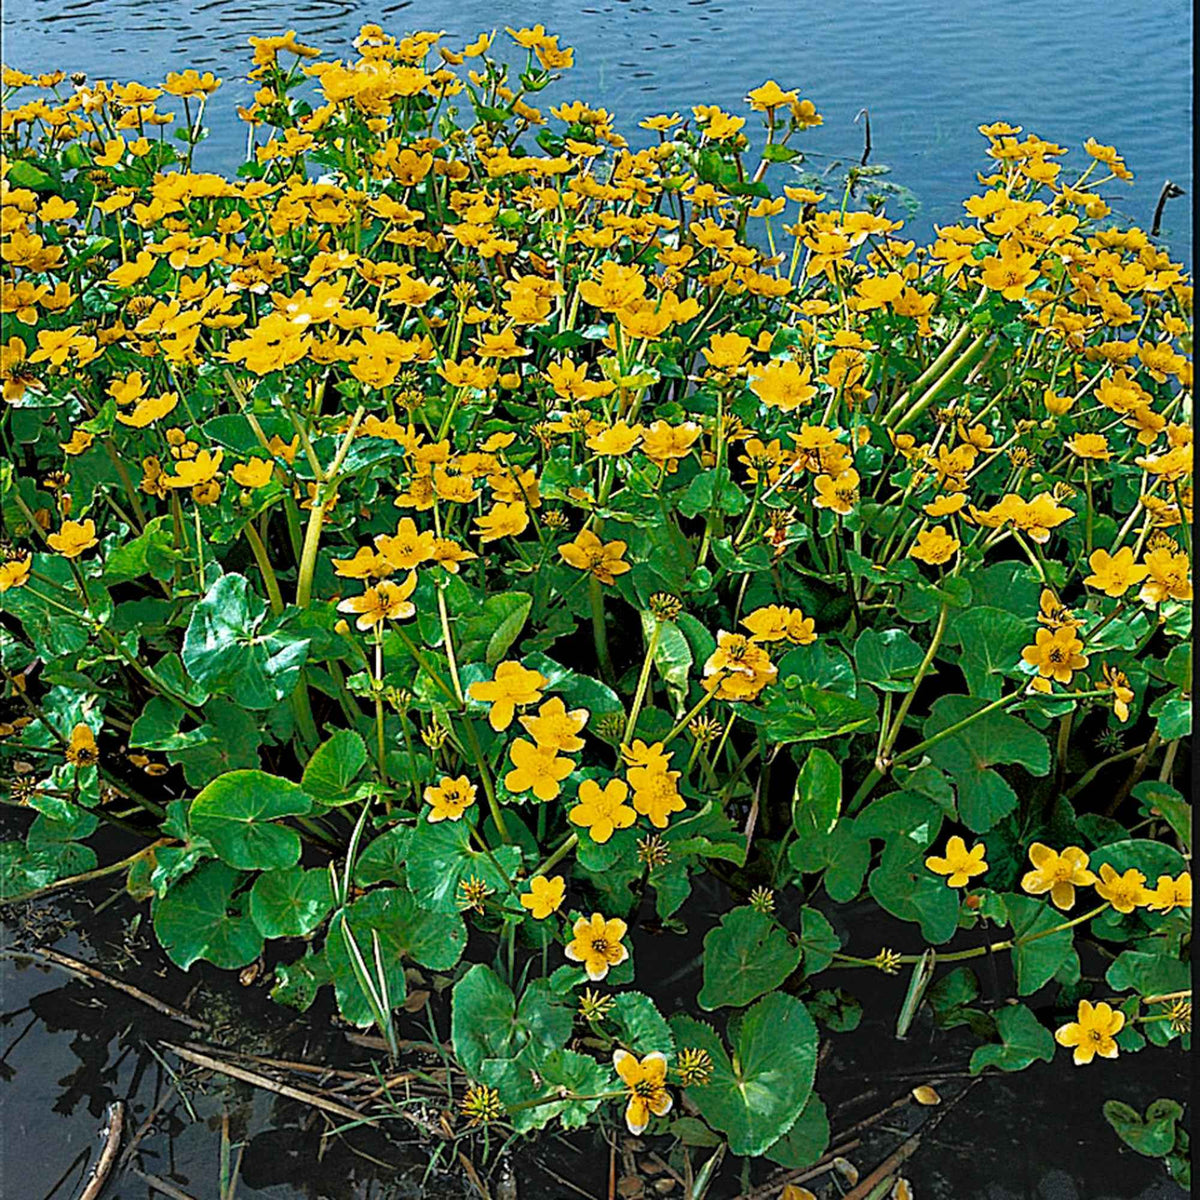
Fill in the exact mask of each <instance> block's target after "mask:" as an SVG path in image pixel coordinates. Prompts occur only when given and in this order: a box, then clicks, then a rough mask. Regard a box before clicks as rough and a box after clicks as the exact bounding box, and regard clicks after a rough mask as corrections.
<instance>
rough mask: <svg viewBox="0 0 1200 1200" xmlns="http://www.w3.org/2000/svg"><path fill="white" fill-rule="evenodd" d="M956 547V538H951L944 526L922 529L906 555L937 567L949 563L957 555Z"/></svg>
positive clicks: (957, 542)
mask: <svg viewBox="0 0 1200 1200" xmlns="http://www.w3.org/2000/svg"><path fill="white" fill-rule="evenodd" d="M958 547H959V540H958V538H956V537H951V536H950V534H949V533H947V532H946V528H945V526H944V525H935V526H934V527H933V528H932V529H922V530H921V532H920V533H918V534H917V540H916V541H915V542H914V543H913V545H912V547H911V548H910V549H909V552H908V555H909V557H910V558H917V559H920V560H921V562H925V563H929V564H930V565H932V566H937V565H940V564H941V563H946V562H949V561H950V560H951V559H952V558H953V557H954V556H955V555H956V554H957V553H958Z"/></svg>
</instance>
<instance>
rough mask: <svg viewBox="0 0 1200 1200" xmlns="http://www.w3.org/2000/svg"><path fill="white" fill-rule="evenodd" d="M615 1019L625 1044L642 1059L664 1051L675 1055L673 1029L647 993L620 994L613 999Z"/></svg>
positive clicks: (619, 1036)
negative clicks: (652, 1052) (657, 1051)
mask: <svg viewBox="0 0 1200 1200" xmlns="http://www.w3.org/2000/svg"><path fill="white" fill-rule="evenodd" d="M611 1018H612V1021H613V1023H614V1024H615V1025H616V1027H617V1038H618V1040H619V1041H620V1043H621V1045H622V1046H624V1047H625V1049H626V1050H631V1051H633V1053H635V1054H637V1055H638V1057H639V1058H641V1057H644V1056H645V1055H647V1054H649V1053H650V1052H651V1051H652V1050H660V1051H662V1053H663V1054H665V1055H667V1056H668V1057H670V1055H671V1054H672V1053H673V1052H674V1050H675V1039H674V1038H673V1037H672V1036H671V1030H670V1027H669V1026H668V1025H667V1023H666V1021H664V1020H663V1017H662V1014H661V1013H660V1012H659V1011H658V1008H657V1007H656V1006H655V1004H654V1001H653V1000H651V999H650V997H649V996H647V995H645V993H643V992H621V993H619V994H618V995H617V996H615V997H614V998H613V1009H612V1014H611Z"/></svg>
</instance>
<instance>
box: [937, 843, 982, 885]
mask: <svg viewBox="0 0 1200 1200" xmlns="http://www.w3.org/2000/svg"><path fill="white" fill-rule="evenodd" d="M986 850H987V847H986V846H984V844H983V843H982V842H978V843H977V844H976V845H974V846H972V847H971V849H970V850H968V849H967V844H966V842H964V841H963V840H962V838H960V837H959V836H958V835H957V834H955V835H954V837H952V838H951V839H950V840H949V841H948V842H947V843H946V856H945V857H944V858H942V857H939V856H938V855H936V854H931V855H930V856H929V857H928V858H927V859H926V860H925V865H926V866H927V867H928V868H929V869H930V870H931V871H933V872H934V873H935V874H937V875H948V876H949V878H948V879H947V880H946V883H947V884H948V885H949V886H950V887H956V888H957V887H966V886H967V885H968V884H969V883H970V882H971V877H972V876H973V875H982V874H983V873H984V871H986V870H987V866H988V865H987V863H986V862H985V861H984V857H983V856H984V854H985V853H986Z"/></svg>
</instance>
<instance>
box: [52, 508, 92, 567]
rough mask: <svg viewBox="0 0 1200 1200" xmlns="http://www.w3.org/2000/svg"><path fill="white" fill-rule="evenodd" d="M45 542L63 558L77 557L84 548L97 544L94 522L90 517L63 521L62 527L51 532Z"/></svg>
mask: <svg viewBox="0 0 1200 1200" xmlns="http://www.w3.org/2000/svg"><path fill="white" fill-rule="evenodd" d="M46 543H47V545H49V547H50V549H51V550H57V551H58V552H59V554H61V555H62V556H63V558H78V557H79V556H80V555H81V554H82V553H83V552H84V551H85V550H90V549H91V548H92V547H93V546H95V545H98V544H99V539H98V538H97V537H96V522H95V521H93V520H92V519H91V518H90V517H89V518H88V519H87V520H86V521H64V522H63V524H62V528H61V529H60V530H59V531H58V532H57V533H52V534H51V535H50V536H49V537H48V538H47V539H46Z"/></svg>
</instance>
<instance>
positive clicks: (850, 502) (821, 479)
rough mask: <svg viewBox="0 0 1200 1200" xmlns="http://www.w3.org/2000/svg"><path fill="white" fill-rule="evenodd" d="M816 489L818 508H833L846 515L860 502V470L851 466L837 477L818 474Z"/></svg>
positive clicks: (814, 498)
mask: <svg viewBox="0 0 1200 1200" xmlns="http://www.w3.org/2000/svg"><path fill="white" fill-rule="evenodd" d="M816 489H817V494H816V495H815V496H814V497H813V503H814V504H815V505H816V506H817V507H818V508H831V509H833V511H834V512H835V513H840V514H841V515H842V516H843V517H844V516H845V515H846V514H847V513H848V512H850V511H851V510H852V509H853V508H854V506H855V505H856V504H857V503H858V472H857V471H856V470H855V469H854V468H853V467H850V468H848V469H847V470H845V471H842V472H841V473H840V474H839V475H838V476H837V478H836V479H835V478H834V477H833V476H832V475H818V476H817V479H816Z"/></svg>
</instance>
